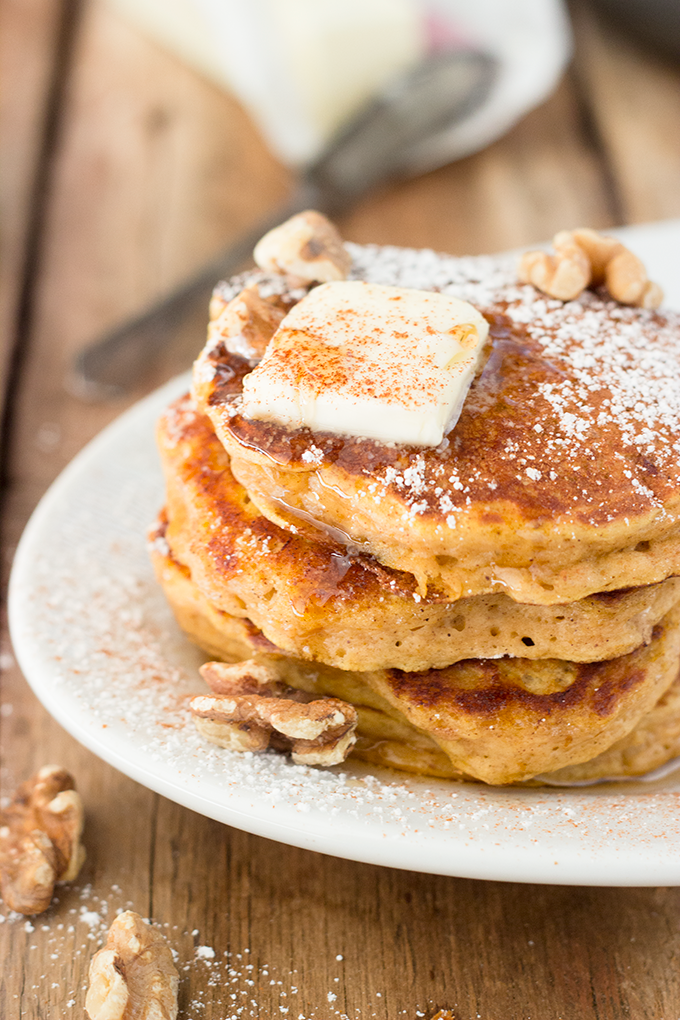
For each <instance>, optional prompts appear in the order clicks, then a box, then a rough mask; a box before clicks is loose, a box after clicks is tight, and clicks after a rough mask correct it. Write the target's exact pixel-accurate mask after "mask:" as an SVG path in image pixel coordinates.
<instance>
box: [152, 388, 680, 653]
mask: <svg viewBox="0 0 680 1020" xmlns="http://www.w3.org/2000/svg"><path fill="white" fill-rule="evenodd" d="M158 441H159V448H160V451H161V457H162V461H163V467H164V471H165V475H166V479H167V499H168V514H169V526H168V529H167V540H168V542H169V545H170V547H171V548H172V550H173V552H174V554H175V555H176V557H177V558H178V559H179V560H180V561H181V562H182V563H185V564H187V566H188V567H189V568H190V570H191V575H192V578H193V580H194V582H195V584H196V585H197V586H198V587H199V588H200V590H201V591H202V592H203V594H204V595H205V596H206V598H207V599H208V601H209V602H210V603H211V604H212V605H214V606H215V607H216V608H218V609H220V610H222V611H223V612H226V613H228V614H230V615H231V616H240V617H244V618H247V619H249V620H251V621H252V622H253V623H254V624H255V625H256V627H257V628H258V629H259V630H260V631H261V632H262V633H263V634H264V635H266V637H267V639H268V640H270V641H271V642H272V643H273V644H274V645H276V646H277V647H279V648H281V649H283V650H285V651H286V652H289V653H292V654H294V655H296V656H297V657H299V658H303V659H309V660H317V661H321V662H325V663H327V664H328V665H331V666H338V667H339V668H342V669H348V670H358V671H361V672H366V671H370V670H376V669H391V668H397V669H401V670H405V671H417V670H423V669H429V668H432V667H434V668H441V667H444V666H448V665H451V664H452V663H454V662H456V661H458V660H460V659H466V658H471V657H478V658H494V657H497V656H521V657H525V658H531V659H540V658H545V657H553V658H558V659H568V660H573V661H581V662H592V661H596V660H601V659H611V658H615V657H617V656H620V655H624V654H626V653H628V652H631V651H632V650H633V649H634V648H637V647H638V646H639V645H641V644H643V643H645V642H647V641H648V640H649V639H650V637H651V634H652V630H653V628H654V626H655V625H656V624H657V623H658V622H659V620H660V619H661V618H662V617H663V616H664V615H665V614H666V613H667V612H668V611H669V610H670V608H671V607H672V606H673V605H674V604H675V603H676V602H677V601H678V600H679V599H680V578H670V579H668V580H666V581H663V582H661V583H659V584H656V585H651V586H647V587H644V588H634V589H628V590H625V591H617V592H609V593H605V594H598V595H591V596H589V597H588V598H586V599H583V600H581V601H579V602H575V603H571V604H568V605H557V606H531V605H520V604H518V603H517V602H515V601H513V600H512V599H511V598H509V597H508V596H507V595H504V594H500V593H499V594H491V595H480V596H476V597H471V598H467V599H461V600H458V601H456V602H452V603H443V602H441V601H437V600H433V599H428V598H425V599H423V598H421V597H420V596H419V595H418V592H417V590H416V582H415V579H414V578H413V577H412V575H409V574H405V573H403V572H397V571H393V570H389V569H388V568H385V567H381V566H380V565H379V564H378V563H377V562H376V561H375V560H373V559H372V558H370V557H367V556H365V555H360V554H359V555H354V556H351V555H349V554H348V553H347V550H346V549H345V547H344V546H339V545H336V546H332V545H329V544H327V543H320V542H318V541H313V540H311V539H308V538H306V537H304V536H300V535H293V534H291V533H290V532H288V531H286V530H284V529H281V528H279V527H278V526H277V525H275V524H272V523H271V522H270V521H269V520H268V519H267V518H266V517H264V516H263V515H261V514H260V513H259V512H258V510H257V508H256V506H255V504H254V503H253V502H252V501H250V499H249V497H248V495H247V493H246V492H245V490H244V489H243V488H242V486H240V485H239V483H238V482H237V481H236V480H235V479H234V477H233V475H232V473H231V470H230V464H229V457H228V455H227V453H226V452H225V450H224V448H223V446H222V444H221V443H220V442H219V441H218V439H217V438H216V436H215V434H214V432H213V431H212V427H211V425H210V422H209V420H208V419H207V418H205V417H204V416H203V415H201V414H199V413H198V412H197V411H196V409H195V407H194V405H193V404H192V402H191V401H190V400H189V399H188V398H183V399H181V400H179V401H176V402H175V403H174V404H173V405H172V406H171V407H170V408H168V410H167V411H166V412H165V413H164V414H163V415H162V417H161V419H160V421H159V424H158Z"/></svg>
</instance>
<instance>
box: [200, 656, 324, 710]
mask: <svg viewBox="0 0 680 1020" xmlns="http://www.w3.org/2000/svg"><path fill="white" fill-rule="evenodd" d="M199 673H200V674H201V676H202V677H203V679H204V680H205V682H206V683H207V685H208V687H209V688H210V690H211V691H212V692H213V694H232V695H233V694H269V695H272V696H273V697H276V696H278V695H281V694H286V696H287V697H292V698H293V700H299V701H311V700H312V699H313V697H314V695H308V694H306V692H305V691H297V690H295V688H293V687H287V686H286V684H284V683H282V682H281V679H280V677H279V674H278V672H277V671H276V669H275V668H274V666H271V665H269V664H268V663H265V662H258V660H257V659H245V660H244V661H243V662H234V663H226V662H206V663H204V664H203V665H202V666H201V668H200V669H199ZM294 695H297V696H298V697H297V698H295V697H294Z"/></svg>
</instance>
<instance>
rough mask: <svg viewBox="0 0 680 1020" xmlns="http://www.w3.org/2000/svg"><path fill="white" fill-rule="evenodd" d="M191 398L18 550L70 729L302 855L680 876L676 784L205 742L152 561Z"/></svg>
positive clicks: (557, 873)
mask: <svg viewBox="0 0 680 1020" xmlns="http://www.w3.org/2000/svg"><path fill="white" fill-rule="evenodd" d="M186 386H187V379H186V378H182V379H179V380H176V381H174V382H173V383H172V384H169V385H168V386H166V387H165V388H163V389H162V390H160V391H158V392H157V393H156V394H154V395H153V396H152V397H151V398H149V399H147V400H146V401H144V402H142V403H141V404H139V405H137V407H136V408H134V409H133V410H132V411H131V412H129V413H128V414H127V415H125V416H123V417H122V418H121V419H120V420H119V421H118V422H117V423H116V425H115V426H114V427H113V428H112V429H110V430H108V431H107V432H106V433H104V434H103V435H102V436H101V437H99V439H97V440H96V441H95V443H94V444H92V445H91V446H90V447H89V448H88V449H87V450H86V451H84V453H83V454H81V455H80V457H79V458H78V460H77V461H76V462H75V463H74V464H73V465H71V467H70V468H69V469H68V471H67V472H66V473H65V475H63V476H62V478H61V479H60V480H59V481H58V483H57V484H56V486H55V487H53V489H52V490H51V492H50V494H48V497H47V498H46V501H45V502H44V503H43V504H42V505H41V507H40V508H39V509H38V511H37V513H36V515H35V516H34V518H33V520H32V522H31V524H30V525H29V527H28V529H27V532H26V534H25V536H24V539H23V540H22V543H21V546H20V549H19V551H18V553H17V559H16V562H15V571H14V574H13V578H12V586H11V600H10V601H11V622H12V634H13V640H14V644H15V651H16V653H17V657H18V659H19V662H20V665H21V667H22V669H23V670H24V672H25V673H26V675H27V676H28V677H29V678H30V680H31V683H32V684H33V686H34V688H35V690H36V692H37V693H38V695H39V696H40V698H41V699H42V700H43V702H44V703H45V704H46V706H47V707H48V708H49V710H50V711H51V712H52V713H53V714H54V715H55V717H56V718H57V719H58V720H59V721H61V722H62V723H63V724H64V725H65V726H66V728H67V729H69V730H71V732H73V733H74V734H75V735H76V736H78V737H80V738H81V739H87V742H88V744H89V745H90V746H91V747H93V748H96V749H97V750H98V751H99V753H101V754H102V756H104V757H106V758H107V759H108V760H109V761H112V762H114V763H115V764H116V765H117V766H118V767H119V768H121V769H123V770H125V771H126V772H128V774H130V775H132V776H133V777H134V778H139V779H140V781H142V782H144V783H145V784H146V785H147V786H150V787H151V788H154V789H157V790H159V791H161V792H163V793H165V794H166V795H167V796H170V797H173V798H176V799H177V800H179V801H180V802H182V803H185V804H191V805H194V806H195V807H196V809H197V810H199V811H202V812H203V813H205V814H208V815H210V816H212V817H214V818H217V819H219V820H223V821H228V822H230V823H231V824H236V825H238V826H240V827H244V828H247V829H250V831H254V832H257V833H261V834H263V835H267V836H270V837H272V838H275V839H281V840H284V841H286V842H289V843H292V844H294V845H298V846H307V847H313V848H317V849H321V850H325V851H326V852H328V853H336V854H339V855H341V856H345V857H355V858H357V859H360V860H365V861H373V862H377V863H384V864H392V865H397V866H401V867H409V868H414V869H417V870H428V871H434V872H439V873H443V874H458V875H469V876H471V877H495V878H499V877H500V878H513V879H515V880H525V881H562V882H569V881H575V882H577V883H582V882H584V881H594V882H601V883H604V884H609V883H616V882H618V881H620V880H623V881H630V880H631V877H630V876H631V873H633V874H634V876H635V881H637V882H638V883H639V884H664V883H669V884H670V883H672V882H673V881H675V880H676V879H679V878H680V873H679V865H678V861H680V820H679V818H680V816H679V815H678V812H677V810H676V802H677V798H678V796H680V792H679V791H680V787H679V786H678V783H677V779H674V778H673V777H672V776H671V777H668V778H667V779H664V780H660V781H659V782H657V783H656V784H655V785H653V786H650V787H647V788H646V787H645V786H644V784H640V783H630V784H628V785H626V786H625V787H623V788H621V787H613V788H612V787H609V788H607V787H599V788H594V789H592V790H585V791H580V792H574V791H571V790H569V791H562V790H553V791H547V790H545V789H541V790H530V789H526V790H494V789H488V788H485V787H482V786H479V785H477V784H455V783H450V782H444V781H441V782H439V781H436V780H421V779H417V778H413V777H409V776H407V775H406V774H403V773H401V774H400V773H396V772H390V771H388V770H385V771H377V770H371V769H370V768H369V767H367V766H365V765H363V764H361V763H356V762H353V761H352V760H351V759H350V760H349V761H348V762H347V763H345V765H344V766H342V767H340V766H336V767H335V768H333V769H330V770H320V769H312V768H307V767H305V766H296V765H293V764H292V763H291V762H290V760H289V759H287V758H286V757H283V756H280V755H277V754H276V753H267V754H264V755H259V756H255V755H239V754H237V753H235V752H228V751H225V750H222V749H220V748H217V747H215V746H214V745H209V744H206V743H205V742H204V741H203V740H202V739H201V738H200V737H199V736H198V734H197V732H196V731H195V729H194V726H193V723H192V722H191V720H190V718H189V712H188V710H187V708H186V702H187V698H188V696H189V695H190V694H195V693H199V692H200V691H201V690H202V689H204V688H203V684H202V681H201V680H200V679H199V677H198V674H197V665H198V664H199V662H200V661H202V659H203V656H202V655H201V654H200V653H199V652H198V651H197V650H196V649H194V648H193V647H192V646H190V645H189V643H188V642H187V641H186V639H185V638H184V637H183V635H182V634H181V633H180V632H179V630H178V628H177V626H176V624H175V623H174V621H173V619H172V616H171V613H170V610H169V608H168V607H167V605H166V604H165V601H164V599H163V596H162V593H161V592H160V589H159V588H158V586H157V585H156V583H155V579H154V578H153V575H152V570H151V566H150V563H149V560H148V556H147V552H146V548H145V532H146V528H147V526H148V525H149V523H150V522H151V521H152V520H153V519H154V517H155V515H156V513H157V511H158V509H159V507H160V506H161V505H162V502H163V488H164V486H163V479H162V477H161V472H160V468H159V465H158V460H157V454H156V450H155V444H154V438H153V433H154V423H155V420H156V417H157V416H158V414H159V413H160V412H161V410H162V409H163V408H164V407H165V406H166V405H167V404H168V403H169V402H170V401H171V400H172V399H173V398H174V397H176V396H179V395H180V394H181V393H183V392H184V391H185V390H186ZM417 476H418V467H417V465H416V479H417ZM460 481H461V484H462V485H463V487H465V480H464V479H463V478H461V479H460ZM416 483H417V482H416V481H414V484H416ZM417 484H419V483H417ZM531 484H534V483H531ZM463 491H464V488H463ZM626 791H630V792H626ZM624 807H625V811H624V810H623V809H624ZM567 811H568V812H569V813H568V815H567V814H565V812H567ZM555 862H557V864H556V863H555ZM88 909H92V908H89V907H88ZM196 944H197V945H203V944H206V943H205V941H199V942H197V943H196ZM215 948H216V947H215ZM208 962H210V961H208V960H202V961H201V966H205V965H207V963H208Z"/></svg>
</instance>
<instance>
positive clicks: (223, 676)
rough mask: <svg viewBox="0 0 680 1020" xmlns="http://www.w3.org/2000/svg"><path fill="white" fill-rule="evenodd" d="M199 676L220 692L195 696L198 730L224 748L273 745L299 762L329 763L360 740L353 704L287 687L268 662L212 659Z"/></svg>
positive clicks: (193, 705) (261, 748) (262, 748)
mask: <svg viewBox="0 0 680 1020" xmlns="http://www.w3.org/2000/svg"><path fill="white" fill-rule="evenodd" d="M201 675H202V676H203V678H204V680H205V681H206V683H207V684H208V685H209V686H210V687H211V688H212V690H213V691H214V692H216V693H213V694H209V695H205V694H201V695H197V696H196V697H194V698H192V699H191V702H190V708H191V712H192V714H193V717H194V722H195V723H196V727H197V729H198V731H199V733H201V734H202V735H203V736H204V737H205V738H206V739H207V740H210V741H211V742H212V743H214V744H219V746H220V747H226V748H228V749H229V750H232V751H265V750H266V749H267V748H268V747H273V748H275V749H276V750H279V751H288V752H290V754H291V756H292V758H293V761H294V762H295V763H296V764H298V765H325V766H328V765H338V764H340V762H342V761H344V760H345V758H346V757H347V755H348V754H349V752H350V751H351V749H352V747H353V745H354V743H355V742H356V736H355V731H356V727H357V722H358V716H357V711H356V709H355V708H354V706H353V705H350V704H348V703H347V702H346V701H341V700H340V699H339V698H326V697H322V698H317V697H316V696H315V695H312V694H308V693H307V692H305V691H299V690H296V689H295V688H292V687H287V686H286V685H285V684H283V683H282V682H281V681H280V680H279V678H278V675H277V673H276V670H275V668H274V667H271V666H269V665H268V664H264V663H258V662H256V661H253V660H248V661H247V662H241V663H237V664H236V665H234V666H229V665H226V664H225V663H222V662H209V663H206V664H205V665H204V666H203V667H201Z"/></svg>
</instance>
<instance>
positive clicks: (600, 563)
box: [197, 245, 680, 604]
mask: <svg viewBox="0 0 680 1020" xmlns="http://www.w3.org/2000/svg"><path fill="white" fill-rule="evenodd" d="M350 250H351V252H352V255H353V259H354V268H353V275H354V276H355V277H358V278H362V279H366V280H368V281H370V282H378V283H384V284H388V285H405V284H407V283H408V284H409V285H411V286H413V285H415V286H418V287H428V286H429V287H430V288H433V289H439V290H442V292H444V293H449V294H453V295H454V296H457V297H460V298H462V299H463V300H469V301H470V302H471V303H472V304H474V305H475V306H476V307H477V308H479V309H481V310H482V311H484V312H485V314H486V315H487V317H488V318H489V319H490V320H491V324H490V336H491V338H492V344H493V347H492V351H491V356H490V358H489V361H488V363H487V365H486V366H485V368H484V370H483V371H482V373H481V375H480V376H479V377H478V379H477V380H476V381H475V382H474V383H473V385H472V388H471V390H470V392H469V394H468V397H467V400H466V402H465V405H464V407H463V411H462V414H461V417H460V419H459V422H458V424H457V425H456V427H455V429H454V430H453V432H452V433H451V434H450V435H449V436H448V444H447V443H446V442H445V443H444V444H441V446H440V447H438V448H436V449H431V450H414V449H413V448H409V447H405V446H390V445H389V444H384V443H382V444H379V443H375V442H371V441H362V440H354V441H352V440H347V439H345V440H340V439H339V437H337V436H332V435H328V434H323V433H318V432H317V433H311V432H309V430H304V429H301V430H297V431H293V432H291V431H288V430H286V429H283V428H277V426H274V425H272V424H271V423H267V424H266V426H265V425H264V424H263V423H257V422H254V421H246V420H245V419H244V418H243V417H242V416H241V415H240V413H239V406H240V405H239V387H238V377H239V375H241V373H240V370H239V368H238V365H236V364H235V363H234V361H229V359H223V358H220V357H219V354H218V352H215V353H214V356H213V358H212V370H213V372H214V373H215V376H214V378H217V377H218V376H219V372H220V371H221V366H222V367H223V366H224V365H225V364H228V365H229V367H230V368H231V370H232V371H234V373H235V375H234V378H233V386H232V387H231V389H230V390H226V389H224V388H222V389H220V390H219V392H218V389H217V388H216V387H212V388H211V386H210V384H209V381H208V380H207V379H206V385H204V386H203V387H198V388H197V396H198V397H199V401H200V402H201V406H202V407H203V409H204V410H205V411H206V413H208V414H209V416H210V417H211V419H212V421H213V424H214V426H215V429H216V432H217V434H218V436H219V438H220V439H221V440H222V442H224V444H225V446H226V447H227V448H228V449H229V451H230V452H231V453H232V456H233V467H234V471H235V473H236V475H237V477H238V478H239V479H240V480H241V481H242V482H243V483H244V484H245V485H246V487H247V488H248V490H249V492H250V493H251V495H252V497H253V498H254V499H255V500H256V502H257V504H258V507H259V508H260V510H261V511H262V512H263V513H265V514H266V515H267V516H269V517H270V518H271V519H273V520H276V521H277V523H279V524H281V525H282V526H284V527H288V528H293V527H297V528H300V523H299V521H298V522H296V521H295V520H294V511H295V510H296V509H297V510H303V511H305V512H306V513H308V514H310V515H311V516H312V517H313V518H314V519H316V520H318V521H320V522H322V523H325V524H328V525H330V526H332V527H335V528H338V529H340V530H341V531H345V532H346V533H347V534H349V535H350V537H351V539H352V540H353V541H355V542H356V543H357V544H362V545H363V547H367V548H368V549H369V550H370V551H371V552H372V553H373V554H374V555H376V557H377V558H378V559H380V560H381V561H382V562H383V563H386V564H388V565H389V566H392V567H395V568H396V569H402V570H408V571H411V572H412V573H414V574H415V575H416V576H417V577H418V578H419V581H420V583H421V589H420V590H421V592H424V590H425V589H426V588H428V587H430V588H434V589H438V590H440V591H442V593H443V594H444V595H445V596H446V597H448V598H457V597H461V596H465V595H473V594H479V593H481V592H484V591H497V590H506V591H508V592H509V593H510V594H511V595H512V597H514V598H517V599H518V600H520V601H532V602H542V603H546V604H547V603H551V602H559V601H571V600H574V599H577V598H581V597H583V596H584V595H587V594H589V593H591V592H593V591H598V590H604V589H608V588H609V589H613V588H617V587H622V586H626V585H628V584H631V583H642V584H644V583H652V582H655V581H658V580H661V579H662V578H663V577H666V576H668V575H669V574H671V573H673V572H675V571H677V570H678V569H680V523H679V515H680V478H679V477H678V469H677V464H678V453H679V449H680V426H679V425H678V422H679V421H680V417H679V412H680V344H679V343H678V338H679V337H680V316H678V315H677V314H673V313H665V314H661V313H654V312H648V311H640V310H636V309H629V308H624V307H622V306H620V305H617V304H616V303H615V302H612V301H609V300H607V299H606V298H604V297H601V296H599V295H598V294H595V293H592V292H585V293H584V294H583V295H582V296H581V297H580V298H579V299H578V300H577V301H572V302H568V303H566V304H564V303H562V302H560V301H555V300H551V299H548V298H544V297H542V296H540V295H537V293H536V291H535V290H534V289H533V288H532V287H529V286H519V285H518V284H517V282H516V275H515V270H514V267H513V265H512V264H510V263H508V261H507V260H502V259H499V260H493V259H488V258H483V259H463V260H454V259H449V258H447V257H437V256H434V255H433V254H432V253H429V252H412V251H404V250H397V249H364V248H360V247H358V246H354V245H353V246H350ZM207 374H209V373H207V372H205V375H206V376H207ZM282 493H285V500H284V502H286V503H288V505H289V506H290V507H291V511H292V512H291V514H290V515H286V514H285V513H283V512H282V508H281V506H280V505H277V504H276V502H275V500H276V499H277V498H278V499H280V498H281V494H282ZM641 543H642V545H641ZM644 543H649V546H648V547H647V548H645V546H644Z"/></svg>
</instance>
